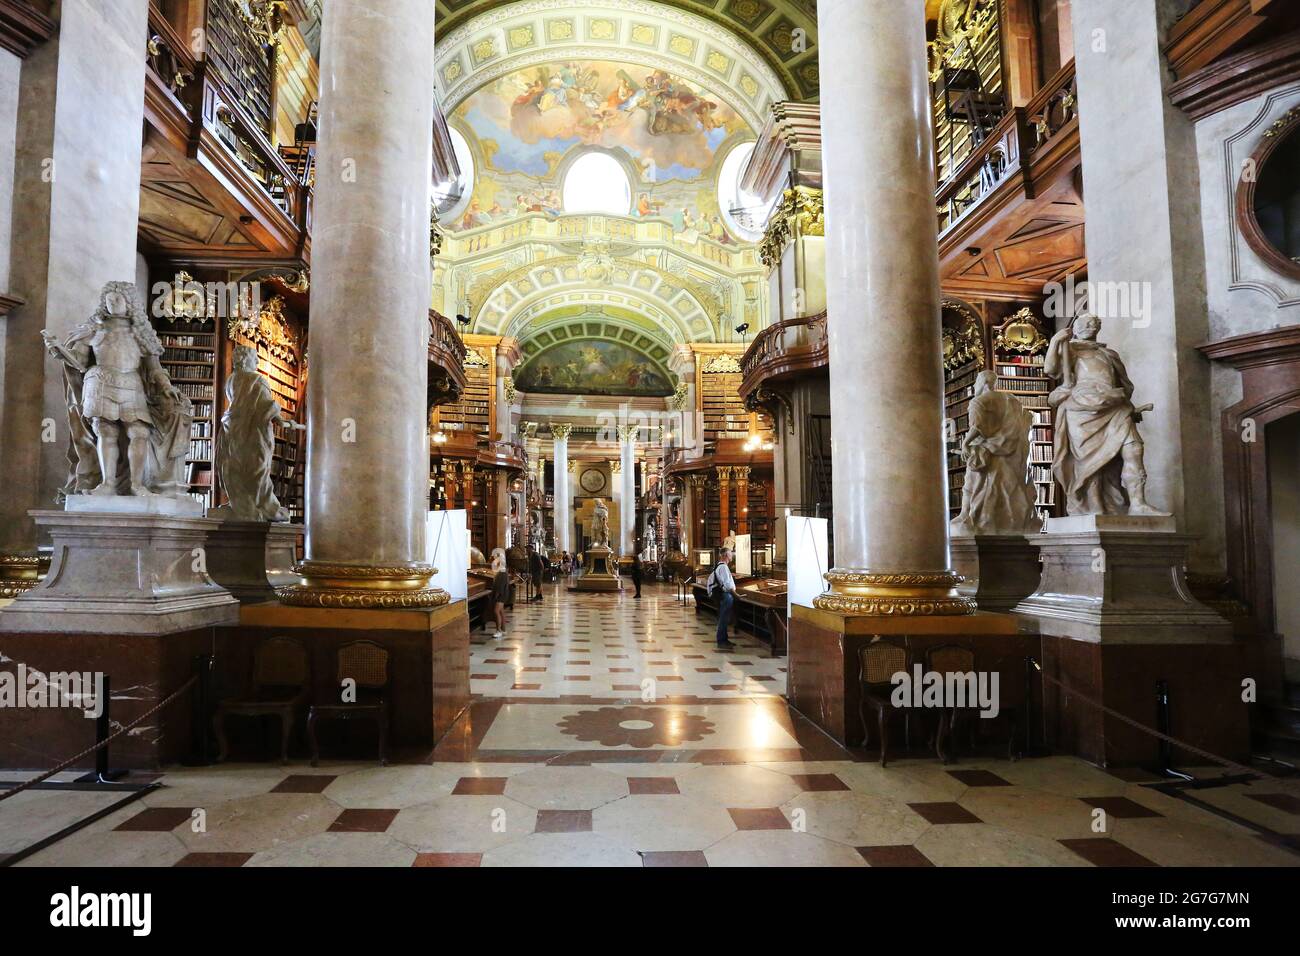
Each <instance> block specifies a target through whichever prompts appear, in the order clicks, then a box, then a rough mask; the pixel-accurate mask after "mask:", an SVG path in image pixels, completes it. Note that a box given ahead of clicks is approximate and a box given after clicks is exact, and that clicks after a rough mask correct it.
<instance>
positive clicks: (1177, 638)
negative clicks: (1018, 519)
mask: <svg viewBox="0 0 1300 956" xmlns="http://www.w3.org/2000/svg"><path fill="white" fill-rule="evenodd" d="M1028 540H1029V541H1031V542H1032V543H1033V544H1034V546H1035V547H1037V548H1038V551H1039V554H1040V557H1041V561H1042V568H1043V573H1042V580H1041V582H1040V583H1039V586H1038V589H1037V591H1036V592H1035V593H1034V594H1032V595H1030V596H1029V597H1027V598H1026V599H1025V600H1023V601H1021V602H1020V603H1019V604H1018V605H1016V607H1015V611H1016V613H1017V614H1023V615H1026V616H1029V617H1032V618H1034V619H1036V620H1037V621H1038V622H1039V624H1040V626H1041V628H1042V633H1044V634H1052V635H1056V636H1059V637H1069V638H1072V639H1074V640H1079V641H1089V642H1093V643H1101V642H1105V643H1131V644H1154V643H1160V642H1169V643H1175V644H1188V643H1205V642H1220V643H1222V642H1226V641H1230V640H1231V639H1232V625H1231V624H1229V623H1228V622H1227V621H1226V620H1225V619H1224V618H1222V617H1220V616H1219V615H1218V614H1215V613H1214V612H1213V611H1211V610H1210V609H1209V608H1207V607H1206V606H1205V605H1203V604H1201V603H1200V602H1199V601H1197V600H1196V599H1195V598H1193V597H1192V595H1191V591H1190V590H1189V589H1188V587H1187V580H1186V573H1185V569H1186V566H1187V553H1188V548H1189V545H1190V544H1191V538H1190V536H1188V535H1183V534H1177V533H1175V532H1174V530H1173V519H1172V518H1170V517H1168V516H1149V517H1136V516H1124V515H1079V516H1075V517H1070V518H1049V519H1048V521H1047V527H1046V533H1044V534H1040V535H1032V536H1030V538H1029V539H1028Z"/></svg>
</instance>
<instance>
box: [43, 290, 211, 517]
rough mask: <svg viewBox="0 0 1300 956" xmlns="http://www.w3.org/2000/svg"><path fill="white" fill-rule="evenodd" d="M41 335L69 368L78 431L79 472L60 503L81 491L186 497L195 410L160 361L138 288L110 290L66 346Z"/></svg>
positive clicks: (74, 459) (72, 421)
mask: <svg viewBox="0 0 1300 956" xmlns="http://www.w3.org/2000/svg"><path fill="white" fill-rule="evenodd" d="M41 337H42V338H43V339H44V340H45V347H46V349H47V350H48V351H49V353H50V354H51V355H53V356H54V357H55V358H57V359H59V360H60V361H61V362H62V363H63V367H64V388H65V392H66V398H67V402H68V424H69V426H70V428H71V433H72V440H71V447H70V448H69V451H68V462H69V465H70V466H71V472H70V475H69V479H68V483H67V484H66V485H65V486H64V487H63V488H62V489H61V492H60V496H59V497H60V500H61V501H62V500H64V499H65V498H66V497H67V496H68V495H76V494H91V495H100V496H111V495H134V496H139V497H148V496H165V497H172V498H180V497H184V495H185V494H186V492H187V491H188V487H187V485H186V482H185V479H184V475H183V474H182V473H183V471H184V468H185V457H186V455H187V454H188V452H189V444H190V424H191V423H192V422H193V420H194V408H193V405H192V404H191V403H190V400H189V399H188V398H187V397H185V396H184V395H182V394H181V392H180V390H179V389H177V388H176V387H175V386H174V385H172V382H171V378H170V377H169V376H168V375H167V372H166V371H165V370H164V369H163V367H162V365H161V364H160V363H159V356H161V355H162V354H163V347H162V343H161V342H160V341H159V340H158V335H157V333H156V332H154V330H153V326H151V325H150V324H149V319H148V317H147V316H146V315H145V313H144V308H143V307H142V306H141V304H140V299H139V296H138V295H137V294H136V290H135V284H134V283H131V282H110V283H108V284H107V285H105V286H104V289H103V291H102V292H101V293H100V297H99V308H97V309H96V310H95V313H94V315H92V316H91V319H90V322H88V323H86V324H84V325H80V326H78V327H77V328H75V329H73V330H72V332H71V334H69V335H68V337H67V338H66V339H65V340H64V341H63V342H60V341H59V340H58V337H57V336H55V335H54V334H53V333H51V332H50V331H49V330H42V332H41ZM124 446H125V447H124ZM123 451H125V452H126V454H125V455H123V454H122V452H123Z"/></svg>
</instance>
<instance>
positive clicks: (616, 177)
mask: <svg viewBox="0 0 1300 956" xmlns="http://www.w3.org/2000/svg"><path fill="white" fill-rule="evenodd" d="M564 211H565V212H566V213H604V214H605V215H609V216H626V215H628V213H630V212H631V211H632V183H631V182H630V181H629V180H628V178H627V170H625V169H624V168H623V166H622V164H621V163H619V161H618V160H617V159H615V158H614V157H613V156H610V155H609V154H608V153H602V152H590V153H586V154H584V155H582V156H579V157H578V158H577V159H576V160H575V161H574V163H573V165H572V166H570V167H569V171H568V172H567V173H565V175H564Z"/></svg>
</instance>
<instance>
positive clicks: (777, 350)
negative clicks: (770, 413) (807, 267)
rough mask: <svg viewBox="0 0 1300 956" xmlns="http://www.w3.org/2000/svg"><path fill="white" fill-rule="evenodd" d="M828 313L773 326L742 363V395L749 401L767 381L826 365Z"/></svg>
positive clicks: (769, 327) (760, 335) (751, 344)
mask: <svg viewBox="0 0 1300 956" xmlns="http://www.w3.org/2000/svg"><path fill="white" fill-rule="evenodd" d="M826 360H827V350H826V313H825V312H821V313H819V314H817V315H808V316H800V317H799V318H794V319H786V320H785V321H784V322H777V323H775V324H773V325H769V326H768V327H767V328H765V329H764V330H763V331H762V332H759V333H758V335H756V336H755V337H754V341H753V342H751V343H750V345H749V348H748V349H747V350H746V351H745V354H744V356H743V357H742V358H741V360H740V372H741V380H740V394H741V396H742V397H743V398H746V399H747V400H748V398H749V397H750V396H751V395H753V394H754V393H755V392H757V391H758V390H759V389H760V388H761V387H762V385H763V384H764V383H765V382H769V381H772V380H775V379H780V378H782V377H784V376H787V375H791V374H794V373H798V372H803V371H807V370H809V369H814V368H819V367H822V366H825V364H826Z"/></svg>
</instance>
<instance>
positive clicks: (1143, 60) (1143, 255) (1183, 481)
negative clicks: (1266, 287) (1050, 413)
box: [1067, 0, 1266, 573]
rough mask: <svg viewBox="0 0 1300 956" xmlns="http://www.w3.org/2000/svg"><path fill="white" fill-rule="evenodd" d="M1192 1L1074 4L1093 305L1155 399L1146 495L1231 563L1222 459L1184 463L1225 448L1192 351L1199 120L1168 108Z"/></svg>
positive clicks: (1197, 313) (1202, 314)
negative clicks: (1170, 53)
mask: <svg viewBox="0 0 1300 956" xmlns="http://www.w3.org/2000/svg"><path fill="white" fill-rule="evenodd" d="M1186 6H1187V4H1186V2H1185V0H1183V2H1179V0H1155V2H1150V3H1131V2H1127V0H1075V3H1074V4H1073V6H1072V7H1071V18H1072V20H1073V27H1074V50H1075V63H1076V66H1077V72H1078V97H1079V144H1080V151H1081V154H1082V157H1083V196H1084V205H1085V208H1086V212H1087V227H1086V228H1087V246H1088V280H1089V293H1090V294H1089V296H1088V308H1089V309H1090V310H1091V311H1092V312H1094V313H1095V314H1096V315H1097V316H1098V317H1099V318H1100V319H1101V321H1102V329H1101V334H1100V335H1099V336H1098V338H1099V340H1100V341H1102V342H1105V343H1106V344H1107V345H1108V346H1110V347H1111V348H1113V349H1115V350H1116V351H1118V352H1119V354H1120V355H1121V356H1123V358H1124V362H1125V365H1126V366H1127V368H1128V373H1129V377H1130V378H1131V379H1132V380H1133V385H1134V389H1135V391H1134V395H1133V401H1134V402H1135V403H1138V404H1143V403H1146V402H1152V403H1154V405H1155V409H1154V410H1153V411H1150V412H1147V413H1145V414H1144V415H1143V418H1142V424H1141V426H1140V429H1141V432H1142V438H1143V444H1144V457H1145V467H1146V474H1147V485H1146V494H1147V500H1148V501H1149V502H1150V503H1151V505H1152V506H1153V507H1156V508H1159V509H1160V510H1162V511H1168V512H1171V513H1172V514H1173V515H1174V518H1175V520H1176V522H1177V526H1178V530H1179V531H1180V532H1183V533H1190V534H1193V535H1195V536H1196V539H1195V540H1194V541H1193V542H1192V550H1191V565H1192V569H1193V570H1203V571H1211V572H1216V573H1222V570H1223V569H1222V567H1221V562H1222V560H1223V553H1224V551H1225V545H1224V531H1223V516H1222V513H1221V512H1219V511H1218V509H1216V508H1214V507H1207V506H1206V503H1208V502H1212V501H1214V500H1215V499H1216V497H1217V495H1216V493H1215V489H1214V484H1215V480H1216V479H1215V471H1216V469H1215V468H1211V467H1203V466H1202V467H1190V468H1187V467H1184V462H1187V463H1193V462H1194V463H1196V464H1197V465H1202V464H1203V463H1204V462H1206V461H1217V459H1218V454H1219V453H1218V451H1217V450H1216V448H1215V445H1214V442H1215V434H1216V432H1217V429H1218V421H1217V416H1216V415H1213V414H1211V410H1210V402H1211V394H1210V366H1209V363H1208V362H1206V361H1205V359H1204V358H1203V357H1202V356H1201V354H1200V353H1199V352H1197V351H1196V350H1195V348H1193V346H1195V345H1197V344H1199V343H1201V342H1204V341H1206V340H1207V339H1209V338H1212V336H1211V334H1210V324H1209V313H1208V310H1207V305H1206V291H1205V290H1206V267H1205V262H1206V252H1205V241H1204V236H1203V233H1202V228H1201V203H1200V199H1201V183H1200V180H1199V169H1198V165H1197V144H1196V128H1195V124H1194V123H1193V122H1192V120H1191V119H1189V118H1188V117H1187V115H1186V114H1184V113H1183V112H1181V111H1179V110H1176V109H1171V108H1170V106H1169V97H1168V93H1167V90H1168V86H1169V85H1170V83H1172V82H1173V78H1172V77H1171V76H1170V74H1169V70H1168V68H1167V66H1166V64H1165V57H1164V54H1163V53H1162V47H1163V45H1164V41H1165V38H1166V36H1167V34H1168V30H1169V27H1170V26H1171V25H1172V24H1173V22H1174V21H1175V20H1176V18H1177V17H1178V16H1179V15H1181V13H1182V11H1183V9H1185V8H1186ZM1226 233H1227V228H1226V227H1224V229H1223V234H1224V235H1226ZM1223 241H1224V242H1226V239H1225V240H1223ZM1243 294H1244V293H1243ZM1260 301H1261V303H1264V304H1266V299H1265V298H1261V300H1260ZM1067 305H1069V303H1067ZM1070 311H1074V310H1070Z"/></svg>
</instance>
